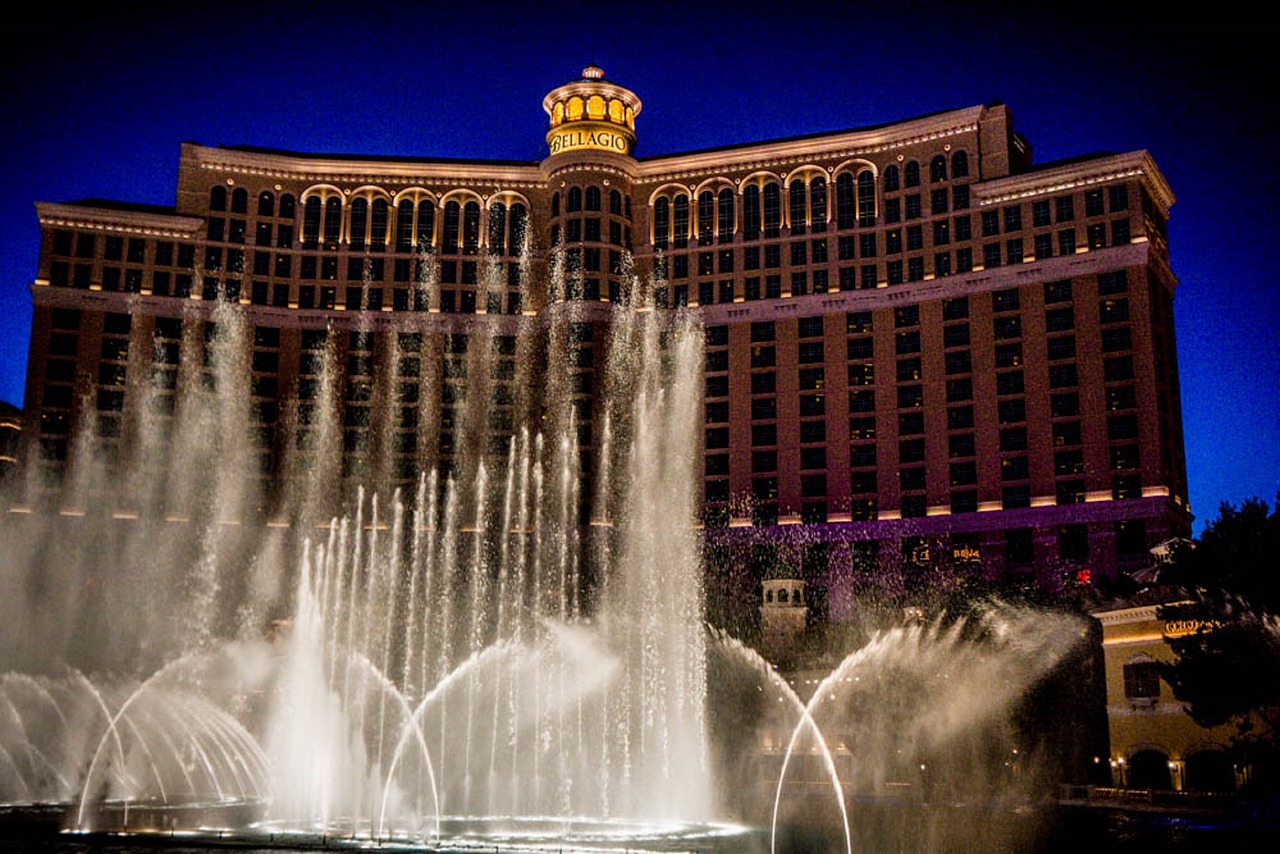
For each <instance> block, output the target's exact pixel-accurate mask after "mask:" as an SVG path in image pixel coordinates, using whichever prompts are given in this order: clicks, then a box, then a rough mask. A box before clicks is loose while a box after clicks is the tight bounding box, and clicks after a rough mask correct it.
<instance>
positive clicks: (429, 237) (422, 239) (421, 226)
mask: <svg viewBox="0 0 1280 854" xmlns="http://www.w3.org/2000/svg"><path fill="white" fill-rule="evenodd" d="M454 240H455V242H456V240H457V238H456V237H455V238H454ZM435 245H436V205H435V202H433V201H431V200H430V199H423V200H422V201H420V202H418V247H419V248H421V249H429V248H431V247H433V246H435Z"/></svg>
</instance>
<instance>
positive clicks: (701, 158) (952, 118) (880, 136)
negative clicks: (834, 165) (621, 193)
mask: <svg viewBox="0 0 1280 854" xmlns="http://www.w3.org/2000/svg"><path fill="white" fill-rule="evenodd" d="M983 109H984V108H983V107H980V106H979V107H968V108H965V109H963V110H951V111H949V112H945V113H939V114H937V115H933V116H926V117H924V118H919V119H913V120H910V121H906V122H898V123H896V124H892V125H886V126H884V127H879V128H872V129H869V130H854V131H843V132H841V131H836V132H833V133H830V134H822V135H818V136H810V137H805V138H803V139H793V140H781V141H776V142H768V141H766V142H761V143H759V144H757V145H751V146H745V147H741V148H738V147H735V148H728V149H726V148H718V149H712V150H710V151H703V152H697V153H693V154H672V155H670V156H664V157H661V158H655V159H653V160H644V161H641V162H640V163H639V174H638V176H637V179H636V180H637V182H643V183H646V184H647V183H657V182H662V181H678V180H681V179H685V178H694V177H704V176H705V175H706V173H708V172H715V171H719V172H737V171H745V170H753V169H764V168H770V167H779V166H798V165H803V164H806V163H809V162H812V161H813V160H815V159H817V158H821V159H824V160H845V159H848V158H853V157H867V156H868V155H872V154H879V153H883V152H886V151H893V150H896V149H900V148H907V147H909V146H912V145H918V144H920V143H923V142H930V141H933V140H936V139H944V138H947V137H952V136H956V135H958V134H963V133H972V132H974V131H977V129H978V120H979V119H980V118H981V116H982V112H983Z"/></svg>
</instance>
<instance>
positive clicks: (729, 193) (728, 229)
mask: <svg viewBox="0 0 1280 854" xmlns="http://www.w3.org/2000/svg"><path fill="white" fill-rule="evenodd" d="M733 195H734V194H733V190H731V189H729V188H728V187H725V188H724V189H723V190H721V191H720V193H719V195H718V196H717V204H718V208H719V209H718V211H717V222H716V232H717V234H718V236H719V240H720V242H721V243H728V242H731V241H732V240H733V219H734V210H733Z"/></svg>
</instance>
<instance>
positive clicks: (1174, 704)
mask: <svg viewBox="0 0 1280 854" xmlns="http://www.w3.org/2000/svg"><path fill="white" fill-rule="evenodd" d="M1162 592H1163V595H1160V594H1161V593H1162ZM1136 598H1137V599H1140V600H1142V601H1131V602H1124V603H1121V604H1120V605H1118V606H1115V607H1111V608H1108V609H1107V610H1104V611H1099V612H1096V613H1095V614H1094V616H1095V617H1097V618H1098V620H1099V621H1100V622H1101V623H1102V649H1103V656H1104V658H1105V662H1106V681H1107V722H1108V726H1109V729H1110V740H1111V757H1110V764H1111V776H1112V780H1113V781H1114V784H1115V785H1117V786H1122V787H1127V788H1132V789H1177V790H1193V791H1198V792H1230V791H1234V790H1235V789H1236V787H1237V786H1238V785H1239V784H1240V783H1242V782H1244V779H1245V775H1246V771H1247V769H1245V768H1240V767H1237V766H1235V765H1234V764H1233V760H1232V758H1231V755H1230V752H1229V748H1230V746H1231V743H1232V737H1233V736H1234V735H1235V729H1234V728H1233V727H1231V726H1229V725H1225V724H1224V725H1221V726H1216V727H1203V726H1200V725H1199V724H1197V723H1196V722H1195V721H1194V720H1192V718H1191V716H1190V715H1188V714H1187V711H1186V709H1185V708H1184V707H1183V704H1182V703H1180V702H1179V701H1178V700H1177V698H1175V697H1174V696H1173V692H1172V690H1171V689H1170V687H1169V685H1168V684H1166V683H1165V682H1164V680H1163V679H1161V678H1160V672H1159V665H1160V664H1161V663H1169V662H1171V661H1173V653H1172V652H1171V650H1170V648H1169V645H1168V643H1166V642H1165V638H1168V637H1179V636H1182V635H1186V634H1191V633H1193V632H1195V631H1197V630H1198V629H1199V628H1200V625H1199V624H1198V623H1196V622H1194V621H1188V620H1172V621H1171V620H1165V619H1161V618H1160V616H1159V613H1160V607H1161V606H1162V605H1173V604H1178V603H1179V602H1180V601H1181V600H1180V599H1179V597H1178V596H1176V595H1171V594H1170V593H1169V591H1160V590H1159V589H1157V590H1155V591H1151V592H1148V593H1147V594H1146V595H1144V596H1140V597H1136Z"/></svg>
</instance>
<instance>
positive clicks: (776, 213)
mask: <svg viewBox="0 0 1280 854" xmlns="http://www.w3.org/2000/svg"><path fill="white" fill-rule="evenodd" d="M781 227H782V188H781V187H780V186H779V185H778V184H777V182H774V181H771V182H770V183H768V184H765V186H764V236H765V237H766V238H770V237H777V236H778V235H779V234H780V233H781Z"/></svg>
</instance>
